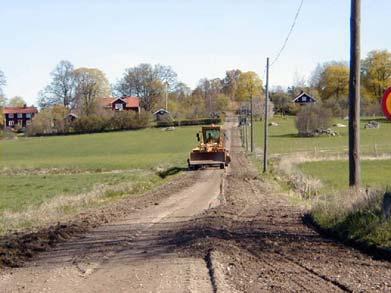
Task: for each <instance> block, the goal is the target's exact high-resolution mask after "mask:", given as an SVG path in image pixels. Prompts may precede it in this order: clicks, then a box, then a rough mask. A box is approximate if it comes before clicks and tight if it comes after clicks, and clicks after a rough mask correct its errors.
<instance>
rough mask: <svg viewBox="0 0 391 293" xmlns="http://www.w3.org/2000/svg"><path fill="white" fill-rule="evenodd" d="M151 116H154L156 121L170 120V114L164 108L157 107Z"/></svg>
mask: <svg viewBox="0 0 391 293" xmlns="http://www.w3.org/2000/svg"><path fill="white" fill-rule="evenodd" d="M153 116H155V118H156V121H170V120H171V114H170V112H168V111H167V110H166V109H163V108H162V109H159V110H157V111H156V112H154V113H153Z"/></svg>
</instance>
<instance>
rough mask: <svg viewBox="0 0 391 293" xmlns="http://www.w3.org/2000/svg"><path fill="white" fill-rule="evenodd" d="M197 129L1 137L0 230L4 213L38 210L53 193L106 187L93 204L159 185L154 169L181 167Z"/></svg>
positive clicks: (83, 192)
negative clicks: (14, 138) (9, 138)
mask: <svg viewBox="0 0 391 293" xmlns="http://www.w3.org/2000/svg"><path fill="white" fill-rule="evenodd" d="M197 130H198V127H182V128H176V129H175V131H162V130H161V129H145V130H139V131H126V132H111V133H101V134H88V135H71V136H56V137H38V138H19V139H16V140H3V141H0V150H1V153H0V154H1V160H0V170H1V171H0V194H1V197H0V215H1V219H0V231H2V230H4V227H5V226H6V224H7V223H5V221H6V219H5V218H4V217H5V215H9V213H11V214H14V213H23V212H24V211H26V210H31V209H36V208H39V207H40V206H41V205H42V204H43V203H45V204H48V202H50V201H55V200H56V198H58V197H61V198H64V197H65V198H72V197H75V198H76V196H77V195H90V196H91V193H94V191H97V190H99V191H101V190H105V193H104V194H103V195H100V197H99V198H97V199H96V200H91V204H95V203H96V202H97V201H98V200H99V201H102V200H103V199H104V200H111V199H112V198H113V197H114V198H117V197H121V196H124V195H127V194H134V193H137V192H140V191H145V190H148V189H150V188H152V187H153V186H156V185H158V184H161V183H163V182H164V181H165V180H166V179H163V178H161V177H160V176H159V174H158V172H159V171H160V172H161V171H164V170H166V169H168V168H170V167H179V168H182V167H185V166H186V157H187V154H188V152H189V150H190V149H191V148H192V147H193V146H194V144H195V143H196V140H195V133H196V131H197ZM179 141H180V143H178V142H179ZM102 197H103V199H102ZM58 208H59V209H60V210H64V209H65V208H64V207H58ZM65 210H66V209H65ZM72 211H74V209H72ZM8 224H10V223H8ZM21 226H24V224H21Z"/></svg>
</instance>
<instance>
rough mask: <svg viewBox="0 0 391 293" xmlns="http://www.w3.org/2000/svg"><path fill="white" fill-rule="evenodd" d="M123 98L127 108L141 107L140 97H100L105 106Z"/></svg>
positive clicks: (109, 105)
mask: <svg viewBox="0 0 391 293" xmlns="http://www.w3.org/2000/svg"><path fill="white" fill-rule="evenodd" d="M117 100H121V101H124V102H125V103H126V108H138V107H140V98H138V97H130V96H129V97H121V98H102V99H100V101H99V103H100V104H101V105H102V106H103V107H111V106H112V104H113V103H114V102H115V101H117Z"/></svg>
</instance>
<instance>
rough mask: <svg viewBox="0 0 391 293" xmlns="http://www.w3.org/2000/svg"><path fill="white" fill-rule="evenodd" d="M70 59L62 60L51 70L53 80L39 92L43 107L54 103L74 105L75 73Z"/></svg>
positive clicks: (40, 102) (66, 105)
mask: <svg viewBox="0 0 391 293" xmlns="http://www.w3.org/2000/svg"><path fill="white" fill-rule="evenodd" d="M74 70H75V69H74V67H73V65H72V64H71V63H70V62H69V61H65V60H62V61H60V63H59V64H58V65H57V66H56V68H55V69H54V70H53V71H52V72H51V76H52V81H51V82H50V84H49V85H48V86H46V87H45V89H43V90H42V91H41V92H40V93H39V96H40V98H39V104H40V106H41V107H42V108H44V107H47V106H53V105H59V104H61V105H64V106H65V107H69V108H71V107H73V106H74V102H75V101H74V99H75V89H76V87H75V84H76V81H75V73H74Z"/></svg>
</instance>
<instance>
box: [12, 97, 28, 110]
mask: <svg viewBox="0 0 391 293" xmlns="http://www.w3.org/2000/svg"><path fill="white" fill-rule="evenodd" d="M24 105H26V101H25V100H24V99H23V98H22V97H20V96H15V97H13V98H11V99H10V100H9V101H8V106H11V107H23V106H24Z"/></svg>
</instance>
